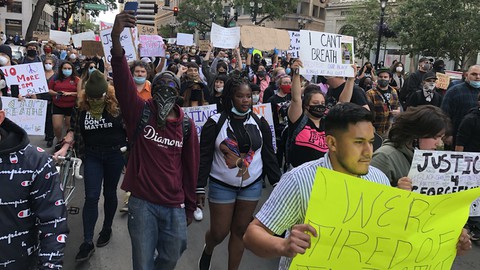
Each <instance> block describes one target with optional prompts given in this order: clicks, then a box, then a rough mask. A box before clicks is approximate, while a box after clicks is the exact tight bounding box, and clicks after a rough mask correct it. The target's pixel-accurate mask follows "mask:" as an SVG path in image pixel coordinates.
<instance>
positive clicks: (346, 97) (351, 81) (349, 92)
mask: <svg viewBox="0 0 480 270" xmlns="http://www.w3.org/2000/svg"><path fill="white" fill-rule="evenodd" d="M351 67H352V68H353V74H357V65H355V64H352V65H351ZM354 86H355V77H349V78H348V79H347V82H346V83H345V87H344V88H343V91H342V93H341V94H340V97H339V98H338V103H345V102H350V100H352V96H353V87H354Z"/></svg>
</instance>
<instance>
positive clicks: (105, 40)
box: [100, 23, 138, 64]
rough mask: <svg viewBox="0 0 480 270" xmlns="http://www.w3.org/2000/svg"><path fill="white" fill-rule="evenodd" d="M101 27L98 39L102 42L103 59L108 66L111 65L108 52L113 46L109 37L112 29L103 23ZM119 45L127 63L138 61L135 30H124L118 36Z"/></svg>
mask: <svg viewBox="0 0 480 270" xmlns="http://www.w3.org/2000/svg"><path fill="white" fill-rule="evenodd" d="M103 26H104V28H103V29H101V30H100V39H101V41H102V45H103V52H104V54H105V59H106V61H107V62H108V63H109V64H111V61H112V55H111V54H110V50H111V49H112V46H113V44H112V36H111V34H112V27H110V26H109V24H108V23H103ZM120 43H121V44H122V47H123V49H124V50H125V57H126V58H127V62H132V61H135V60H138V51H137V43H138V39H137V29H136V28H125V29H124V30H123V32H122V33H121V35H120Z"/></svg>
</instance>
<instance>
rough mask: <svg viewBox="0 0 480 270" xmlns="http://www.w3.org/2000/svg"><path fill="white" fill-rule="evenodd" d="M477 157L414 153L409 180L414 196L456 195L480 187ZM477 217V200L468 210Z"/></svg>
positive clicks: (479, 202) (479, 203)
mask: <svg viewBox="0 0 480 270" xmlns="http://www.w3.org/2000/svg"><path fill="white" fill-rule="evenodd" d="M479 160H480V153H469V152H448V151H422V150H415V154H414V156H413V162H412V166H411V167H410V172H409V173H408V177H410V178H411V179H412V184H413V189H412V191H413V192H416V193H420V194H426V195H439V194H448V193H455V192H459V191H462V190H467V189H472V188H476V187H479V186H480V162H479ZM470 216H480V199H476V200H475V201H474V202H473V203H472V205H471V208H470Z"/></svg>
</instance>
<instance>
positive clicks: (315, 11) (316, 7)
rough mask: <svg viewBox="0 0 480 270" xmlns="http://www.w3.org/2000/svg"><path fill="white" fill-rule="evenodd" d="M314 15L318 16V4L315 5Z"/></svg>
mask: <svg viewBox="0 0 480 270" xmlns="http://www.w3.org/2000/svg"><path fill="white" fill-rule="evenodd" d="M312 17H315V18H316V17H318V6H317V5H313V14H312Z"/></svg>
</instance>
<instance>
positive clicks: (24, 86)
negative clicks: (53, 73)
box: [1, 63, 48, 96]
mask: <svg viewBox="0 0 480 270" xmlns="http://www.w3.org/2000/svg"><path fill="white" fill-rule="evenodd" d="M1 69H2V71H3V74H5V81H6V83H7V85H8V86H9V87H11V86H12V85H18V90H19V93H20V95H22V96H26V95H33V94H40V93H45V92H48V85H47V80H46V79H45V71H44V69H43V64H42V63H30V64H23V65H15V66H6V67H1Z"/></svg>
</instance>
